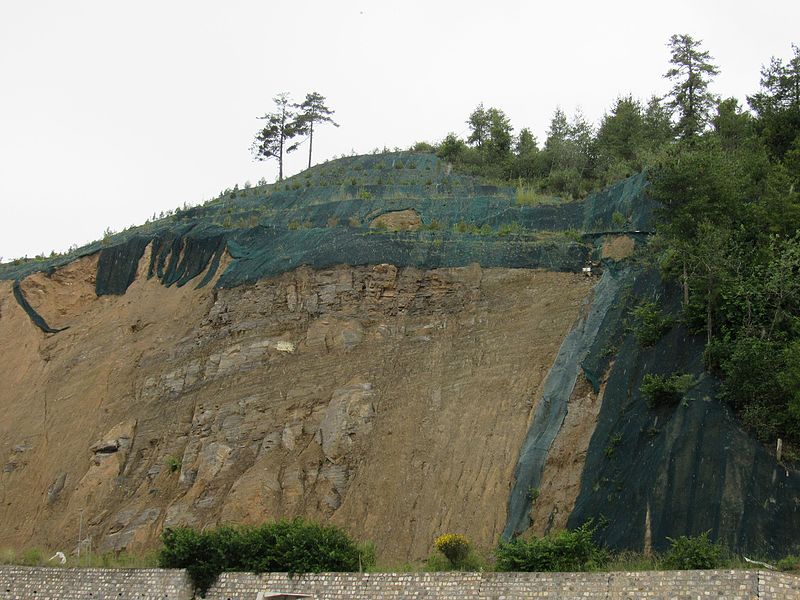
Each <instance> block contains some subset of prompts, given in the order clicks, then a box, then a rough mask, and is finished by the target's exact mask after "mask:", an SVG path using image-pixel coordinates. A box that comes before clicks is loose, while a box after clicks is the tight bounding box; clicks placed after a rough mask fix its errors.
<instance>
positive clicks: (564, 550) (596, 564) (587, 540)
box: [495, 521, 608, 572]
mask: <svg viewBox="0 0 800 600" xmlns="http://www.w3.org/2000/svg"><path fill="white" fill-rule="evenodd" d="M595 529H596V528H595V527H593V525H592V522H591V521H589V522H587V523H584V524H583V525H581V526H580V527H578V528H577V529H574V530H573V531H560V532H558V533H555V534H552V535H548V536H545V537H542V538H531V539H522V538H517V539H515V540H513V541H511V542H505V543H501V544H500V545H499V546H498V547H497V549H496V550H495V556H496V557H497V570H498V571H559V572H563V571H588V570H594V569H598V568H601V567H602V566H603V565H604V564H605V563H606V562H607V561H608V553H607V552H606V551H605V550H603V549H602V548H600V547H599V546H598V545H597V544H596V543H595V542H594V540H593V536H594V532H595Z"/></svg>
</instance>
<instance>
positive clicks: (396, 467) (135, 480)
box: [0, 252, 591, 562]
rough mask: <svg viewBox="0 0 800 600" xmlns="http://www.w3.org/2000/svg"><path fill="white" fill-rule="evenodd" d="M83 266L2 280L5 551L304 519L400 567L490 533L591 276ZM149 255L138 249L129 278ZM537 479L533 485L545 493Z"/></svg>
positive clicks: (484, 541)
mask: <svg viewBox="0 0 800 600" xmlns="http://www.w3.org/2000/svg"><path fill="white" fill-rule="evenodd" d="M94 260H95V259H93V258H92V257H88V258H85V259H82V261H78V262H76V263H73V264H72V265H70V266H68V267H65V268H64V269H62V270H60V271H57V272H56V273H55V274H53V275H51V276H50V277H48V276H45V275H35V276H33V277H31V278H29V279H27V280H26V281H25V282H23V286H22V288H23V291H24V292H25V294H26V297H27V298H28V300H29V302H30V303H31V305H32V306H33V307H34V308H35V309H36V310H37V311H39V312H40V313H41V314H42V316H44V317H45V319H47V320H48V322H49V323H50V324H51V325H52V326H56V327H66V326H69V329H67V330H65V331H62V332H60V333H58V334H55V335H46V334H44V333H42V332H41V331H40V330H39V329H37V328H36V327H35V326H34V325H33V324H32V323H31V322H30V320H29V319H28V317H27V315H26V314H25V313H24V312H23V311H22V309H21V308H20V307H19V306H18V305H17V304H16V302H15V300H14V298H13V296H12V294H11V285H10V283H7V282H0V346H2V347H3V348H4V349H10V351H7V352H4V360H3V361H2V363H0V409H2V411H3V415H4V417H3V419H2V420H0V465H3V466H2V469H0V501H1V503H0V547H3V546H12V547H17V548H20V547H23V546H30V545H36V546H42V547H47V548H52V549H63V550H65V551H68V550H71V549H72V548H73V547H74V545H75V542H74V540H75V539H76V538H77V534H78V524H79V519H81V514H82V515H83V516H82V519H83V531H84V534H85V535H86V536H88V537H91V544H92V546H93V548H94V549H100V550H109V551H113V550H120V549H123V548H128V549H131V548H136V547H146V546H149V545H152V544H154V543H155V541H156V540H157V536H158V534H159V533H160V531H161V529H162V528H163V527H164V526H168V525H178V524H190V525H195V526H203V525H207V524H215V523H220V522H225V521H236V522H242V521H244V522H258V521H262V520H264V519H270V518H276V517H284V516H287V517H288V516H295V515H304V516H308V517H311V518H315V519H322V520H327V521H331V522H334V523H337V524H339V525H342V526H344V527H345V528H346V529H347V530H348V531H350V532H351V533H352V534H353V535H355V536H356V537H358V538H360V539H365V540H366V539H371V540H373V541H375V543H376V545H377V546H378V549H379V552H380V554H381V555H382V558H383V559H384V560H385V561H398V562H400V561H406V560H416V559H420V558H423V557H424V556H426V555H427V554H428V553H429V552H430V550H431V543H432V540H433V539H434V537H435V536H436V535H438V534H440V533H443V532H447V531H452V532H460V533H465V534H466V535H468V536H469V537H470V538H471V539H473V540H474V541H475V542H476V544H478V545H480V546H489V545H491V544H494V543H495V542H496V541H497V538H498V536H499V532H500V531H501V530H502V527H503V524H504V521H505V510H506V502H507V499H508V493H509V486H510V482H511V477H512V473H513V469H514V465H515V463H516V460H517V453H518V451H519V448H520V444H521V441H522V439H523V437H524V436H525V433H526V430H527V427H528V422H529V418H530V415H531V413H532V410H533V407H534V404H535V400H536V398H537V390H538V389H539V386H540V384H541V383H542V381H543V378H544V377H545V375H546V373H547V370H548V368H549V367H550V365H551V363H552V360H553V357H554V356H555V353H556V352H557V350H558V347H559V345H560V343H561V340H562V339H563V337H564V335H565V334H566V333H567V331H568V330H569V328H570V327H571V325H572V323H573V322H574V320H575V318H576V316H577V314H578V311H579V307H580V304H581V301H582V299H583V298H584V296H585V295H586V293H587V292H588V289H589V286H590V285H591V282H590V281H587V280H586V279H585V278H583V277H581V276H576V275H571V274H563V273H562V274H559V273H547V272H541V271H528V270H509V269H481V268H480V267H478V266H471V267H466V268H458V269H439V270H432V271H422V270H418V269H412V268H408V269H397V268H395V267H393V266H391V265H378V266H374V267H358V268H350V267H346V266H343V267H338V268H335V269H331V270H327V271H316V272H315V271H312V270H310V269H305V268H302V269H298V270H297V271H294V272H291V273H286V274H284V275H282V276H280V277H277V278H274V279H270V280H264V281H261V282H259V283H257V284H255V285H251V286H243V287H239V288H235V289H231V290H215V289H212V288H210V287H208V288H204V289H200V290H196V289H194V286H193V285H192V284H191V283H190V284H189V285H187V286H184V287H182V288H175V287H171V288H166V287H164V286H162V285H161V284H160V283H158V282H157V281H155V280H149V281H148V280H146V279H145V278H144V277H142V276H141V275H140V276H139V277H138V278H137V280H136V281H135V282H134V283H133V285H132V286H131V287H130V288H129V290H128V292H127V293H126V294H125V295H124V296H115V297H109V296H104V297H100V298H98V297H96V296H95V295H94V293H93V277H94V269H95V262H94ZM148 260H149V253H148V252H146V253H145V256H144V257H143V258H142V262H141V263H140V271H139V272H140V274H141V273H142V272H144V265H146V264H147V261H148ZM542 492H544V490H542Z"/></svg>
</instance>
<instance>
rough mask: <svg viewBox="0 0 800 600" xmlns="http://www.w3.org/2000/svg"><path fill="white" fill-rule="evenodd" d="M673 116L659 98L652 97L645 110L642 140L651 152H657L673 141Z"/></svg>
mask: <svg viewBox="0 0 800 600" xmlns="http://www.w3.org/2000/svg"><path fill="white" fill-rule="evenodd" d="M673 136H674V133H673V130H672V114H671V112H670V110H669V108H668V107H666V106H665V105H664V103H663V102H661V99H660V98H658V97H657V96H652V97H651V98H650V100H649V101H648V102H647V107H646V108H645V109H644V117H643V120H642V139H643V142H644V145H645V147H646V148H647V150H649V151H653V152H654V151H656V150H658V149H659V148H661V147H662V146H663V145H664V144H666V143H667V142H669V141H670V140H672V139H673Z"/></svg>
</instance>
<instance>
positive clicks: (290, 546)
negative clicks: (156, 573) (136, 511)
mask: <svg viewBox="0 0 800 600" xmlns="http://www.w3.org/2000/svg"><path fill="white" fill-rule="evenodd" d="M161 539H162V542H163V547H162V549H161V551H160V553H159V558H158V564H159V566H160V567H163V568H178V569H186V570H187V571H188V573H189V576H190V577H191V579H192V583H193V584H194V585H195V587H196V588H197V590H198V591H199V592H200V595H201V596H203V597H204V596H205V593H206V591H208V588H209V587H211V585H212V584H213V583H214V581H216V579H217V577H218V576H219V574H220V573H223V572H226V571H249V572H253V573H265V572H274V571H288V572H289V573H319V572H322V571H357V570H359V568H363V567H368V566H370V564H371V562H370V561H371V560H374V554H375V553H374V549H372V548H371V546H368V547H365V548H359V547H358V546H357V545H356V544H355V542H353V541H352V540H351V539H350V538H349V537H348V536H347V534H345V533H344V532H343V531H342V530H341V529H338V528H336V527H325V526H322V525H318V524H316V523H311V522H307V521H304V520H302V519H295V520H293V521H285V520H284V521H277V522H274V523H267V524H264V525H261V526H258V527H245V526H240V527H230V526H223V527H220V528H218V529H214V530H207V531H203V532H197V531H195V530H193V529H191V528H188V527H178V528H175V529H172V528H168V529H165V530H164V533H163V534H162V536H161Z"/></svg>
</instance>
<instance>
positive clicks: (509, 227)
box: [497, 221, 522, 237]
mask: <svg viewBox="0 0 800 600" xmlns="http://www.w3.org/2000/svg"><path fill="white" fill-rule="evenodd" d="M512 233H513V234H518V233H522V227H520V224H519V223H517V222H516V221H514V222H513V223H504V224H503V225H501V226H500V229H498V230H497V235H499V236H501V237H503V236H506V235H510V234H512Z"/></svg>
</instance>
